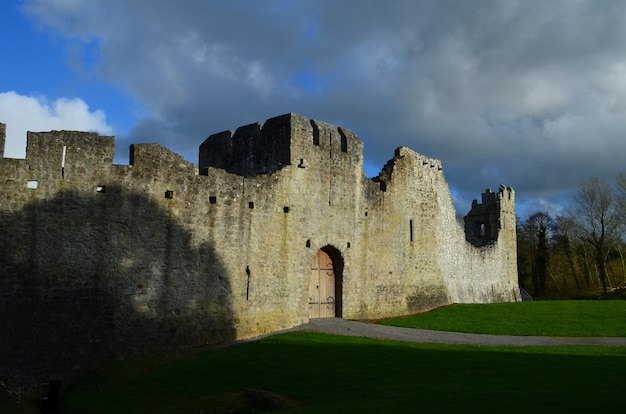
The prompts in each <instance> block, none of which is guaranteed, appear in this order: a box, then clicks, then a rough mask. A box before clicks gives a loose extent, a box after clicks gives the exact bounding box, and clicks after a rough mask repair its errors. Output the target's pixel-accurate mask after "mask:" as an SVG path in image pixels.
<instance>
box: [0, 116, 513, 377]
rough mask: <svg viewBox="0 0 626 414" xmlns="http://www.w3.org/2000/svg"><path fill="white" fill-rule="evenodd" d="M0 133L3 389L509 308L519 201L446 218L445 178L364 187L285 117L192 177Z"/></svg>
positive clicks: (140, 152) (420, 166) (355, 160)
mask: <svg viewBox="0 0 626 414" xmlns="http://www.w3.org/2000/svg"><path fill="white" fill-rule="evenodd" d="M4 128H5V126H4V125H3V124H0V151H2V152H0V183H1V186H0V235H1V236H0V378H6V379H8V381H9V383H10V384H39V383H41V382H45V381H47V380H49V379H50V377H51V376H58V377H60V378H63V379H68V378H71V377H72V376H73V375H76V374H78V373H80V372H82V371H84V370H87V369H89V368H92V367H94V366H97V365H98V364H101V363H103V362H106V361H110V360H114V359H118V358H123V357H126V356H129V355H133V354H138V353H143V352H149V351H159V350H164V349H172V348H179V347H191V346H197V345H202V344H213V343H219V342H223V341H228V340H233V339H239V338H250V337H254V336H257V335H260V334H265V333H268V332H273V331H277V330H281V329H284V328H290V327H293V326H297V325H301V324H303V323H306V322H307V321H308V320H309V318H316V317H342V318H347V319H362V320H366V319H379V318H384V317H391V316H399V315H405V314H411V313H416V312H420V311H425V310H429V309H433V308H435V307H437V306H441V305H446V304H451V303H477V302H480V303H482V302H498V301H515V300H519V298H520V295H519V289H518V282H517V256H516V235H515V196H514V192H513V190H512V189H511V188H508V187H504V186H500V188H499V189H498V191H497V192H491V191H487V192H486V193H484V194H483V195H482V202H481V203H478V202H476V201H475V202H474V203H473V205H472V209H471V211H470V212H469V213H468V215H467V216H466V217H465V224H464V226H463V225H462V224H461V223H459V222H458V221H457V219H456V214H455V210H454V207H453V204H452V197H451V195H450V191H449V188H448V185H447V183H446V180H445V178H444V174H443V169H442V165H441V162H440V161H439V160H436V159H432V158H428V157H426V156H424V155H421V154H418V153H416V152H414V151H412V150H410V149H408V148H404V147H401V148H398V149H397V150H396V151H395V155H394V157H393V158H392V159H391V160H390V161H389V162H388V163H387V164H386V165H385V167H384V168H383V169H382V171H381V172H380V174H379V176H378V177H376V178H374V179H368V178H367V177H366V176H365V174H364V172H363V142H362V141H361V140H360V139H359V138H358V137H357V136H356V135H355V134H354V133H353V132H352V131H350V130H348V129H345V128H335V127H334V126H332V125H329V124H327V123H324V122H320V121H315V120H309V119H307V118H304V117H302V116H299V115H295V114H287V115H283V116H279V117H276V118H272V119H269V120H267V121H266V122H265V124H264V125H261V124H259V123H255V124H251V125H247V126H243V127H240V128H239V129H237V130H236V132H235V133H234V134H232V133H231V132H230V131H227V132H222V133H218V134H215V135H211V136H210V137H208V139H207V140H206V141H204V142H203V143H202V144H201V145H200V153H199V164H198V165H195V164H193V163H191V162H188V161H185V160H184V159H183V158H182V157H181V156H180V155H177V154H175V153H173V152H171V151H170V150H168V149H167V148H165V147H163V146H161V145H158V144H135V145H132V146H131V149H130V163H129V164H130V165H116V164H113V152H114V138H113V137H109V136H100V135H98V134H96V133H87V132H76V131H51V132H29V133H28V136H27V151H26V158H25V159H10V158H4V156H3V151H4V141H5V134H4Z"/></svg>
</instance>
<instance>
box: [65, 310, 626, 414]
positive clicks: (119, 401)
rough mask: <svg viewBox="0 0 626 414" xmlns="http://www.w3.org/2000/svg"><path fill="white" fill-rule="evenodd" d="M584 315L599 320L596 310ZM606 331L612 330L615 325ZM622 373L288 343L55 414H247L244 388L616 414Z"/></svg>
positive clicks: (540, 352)
mask: <svg viewBox="0 0 626 414" xmlns="http://www.w3.org/2000/svg"><path fill="white" fill-rule="evenodd" d="M555 303H556V302H555ZM589 303H590V304H597V305H598V306H599V309H604V311H606V308H605V306H606V305H605V303H604V302H589ZM509 305H518V304H509ZM535 306H537V307H539V308H541V309H545V308H543V306H544V305H543V303H542V302H532V303H531V304H530V305H528V307H527V308H526V304H524V308H526V309H530V310H528V311H527V312H526V314H533V313H535V310H534V309H533V308H534V307H535ZM552 306H553V310H554V309H555V308H558V307H559V306H558V304H557V305H552ZM562 306H563V308H564V310H563V313H564V314H567V313H568V312H567V310H566V309H570V310H571V309H575V310H576V312H577V313H581V312H582V310H583V309H587V310H588V311H589V312H591V313H592V314H595V313H596V311H593V310H592V309H591V308H593V306H590V307H589V308H588V305H587V302H584V303H583V302H580V305H578V306H577V305H576V303H567V302H564V303H563V305H562ZM616 306H618V307H619V305H616ZM511 307H512V308H518V309H521V307H517V306H511ZM450 308H456V306H453V307H450ZM489 308H491V309H492V317H493V319H499V318H500V317H501V314H502V312H503V310H502V309H503V308H501V307H500V306H499V305H495V306H494V305H486V306H485V307H484V308H481V307H474V306H470V307H468V308H463V307H461V309H465V310H464V313H466V314H470V313H472V312H474V311H475V309H481V310H480V312H484V311H485V310H487V312H488V309H489ZM589 309H591V310H589ZM611 309H613V308H611ZM613 310H614V309H613ZM604 311H602V312H604ZM621 312H623V309H622V311H621ZM539 313H541V312H539ZM512 314H513V315H515V312H513V313H512ZM518 314H519V313H518ZM477 318H478V316H476V317H474V318H470V319H471V320H474V319H477ZM508 318H509V319H511V318H514V316H509V317H508ZM416 319H419V318H416ZM444 319H445V318H444ZM559 319H560V317H553V318H548V319H544V322H543V324H544V330H545V331H546V332H554V331H555V329H556V327H558V326H560V325H562V323H561V322H560V321H559ZM602 319H604V321H602V322H599V323H601V324H604V325H607V326H609V327H610V325H615V326H620V325H621V324H622V319H623V314H619V313H618V314H611V313H609V314H606V315H604V317H603V318H602ZM607 320H612V321H613V322H612V323H611V322H607ZM571 329H573V328H570V329H569V330H567V332H571ZM611 329H612V330H611V332H616V331H618V329H616V328H615V327H613V328H611ZM508 333H510V332H508ZM625 372H626V347H595V346H594V347H591V346H587V347H586V346H573V347H487V346H467V345H462V346H461V345H435V344H414V343H403V342H397V341H383V340H375V339H365V338H355V337H343V336H335V335H326V334H320V333H313V332H293V333H287V334H281V335H275V336H272V337H268V338H265V339H263V340H260V341H254V342H249V343H245V344H240V345H236V346H232V347H229V348H223V349H215V350H210V351H206V352H202V353H199V354H197V355H193V356H187V357H182V358H181V357H179V358H170V357H164V356H149V357H140V358H133V359H130V360H127V361H123V362H120V363H116V364H112V365H111V366H109V367H106V368H105V369H103V370H101V371H100V372H97V373H93V374H92V375H90V376H88V377H87V378H85V379H84V380H83V381H82V382H80V383H79V384H78V385H77V386H75V387H73V388H72V389H71V390H70V391H69V393H68V394H67V396H66V398H65V401H64V404H65V406H64V411H63V412H64V413H71V414H80V413H83V414H88V413H92V414H96V413H113V412H114V413H120V414H123V413H155V414H159V413H163V414H165V413H169V414H174V413H181V414H182V413H197V414H199V413H223V412H241V413H243V412H250V409H251V408H252V407H253V406H254V405H253V403H252V402H250V401H249V400H247V399H246V398H245V397H244V391H245V390H246V389H249V388H256V389H262V390H266V391H269V392H272V393H275V394H277V395H279V396H282V397H283V398H284V399H285V400H287V401H289V402H290V403H291V404H292V406H294V407H296V408H295V410H294V411H297V412H307V413H309V412H318V413H346V412H359V413H362V412H365V413H374V412H376V413H380V412H385V413H386V412H393V413H403V412H405V413H415V412H425V413H458V412H463V413H486V412H507V413H528V412H533V413H537V412H545V413H552V412H568V413H576V412H580V413H582V412H585V413H587V412H619V411H622V410H623V407H624V395H626V382H625V381H624V373H625ZM233 409H234V410H233ZM257 412H258V411H257Z"/></svg>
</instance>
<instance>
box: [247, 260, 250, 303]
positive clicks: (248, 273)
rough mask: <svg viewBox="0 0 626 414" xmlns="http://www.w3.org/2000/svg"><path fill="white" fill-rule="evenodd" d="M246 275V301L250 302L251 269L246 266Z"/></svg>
mask: <svg viewBox="0 0 626 414" xmlns="http://www.w3.org/2000/svg"><path fill="white" fill-rule="evenodd" d="M246 275H247V276H248V282H247V283H246V300H250V267H249V266H246Z"/></svg>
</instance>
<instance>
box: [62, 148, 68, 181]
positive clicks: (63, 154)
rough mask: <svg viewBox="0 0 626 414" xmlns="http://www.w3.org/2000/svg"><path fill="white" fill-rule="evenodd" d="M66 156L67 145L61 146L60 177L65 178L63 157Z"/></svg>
mask: <svg viewBox="0 0 626 414" xmlns="http://www.w3.org/2000/svg"><path fill="white" fill-rule="evenodd" d="M66 155H67V145H63V153H62V155H61V177H63V178H65V156H66Z"/></svg>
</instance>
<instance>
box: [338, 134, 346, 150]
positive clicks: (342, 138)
mask: <svg viewBox="0 0 626 414" xmlns="http://www.w3.org/2000/svg"><path fill="white" fill-rule="evenodd" d="M339 134H340V135H341V152H348V138H347V137H346V136H345V135H344V134H342V133H341V130H339Z"/></svg>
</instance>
